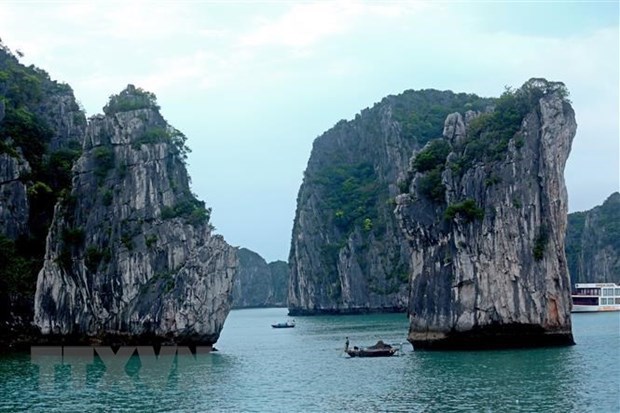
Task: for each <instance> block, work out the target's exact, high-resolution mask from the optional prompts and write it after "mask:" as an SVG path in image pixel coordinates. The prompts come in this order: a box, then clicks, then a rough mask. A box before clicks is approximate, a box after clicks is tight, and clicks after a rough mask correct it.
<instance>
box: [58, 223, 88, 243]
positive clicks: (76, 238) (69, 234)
mask: <svg viewBox="0 0 620 413" xmlns="http://www.w3.org/2000/svg"><path fill="white" fill-rule="evenodd" d="M62 240H63V242H64V243H65V244H69V245H72V246H80V245H82V243H83V242H84V230H83V229H82V228H73V227H66V228H63V230H62Z"/></svg>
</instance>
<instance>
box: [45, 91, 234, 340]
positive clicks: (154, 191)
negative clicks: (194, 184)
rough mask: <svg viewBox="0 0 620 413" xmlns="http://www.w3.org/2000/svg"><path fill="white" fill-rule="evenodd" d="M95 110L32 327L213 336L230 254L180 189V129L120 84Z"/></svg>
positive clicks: (57, 225)
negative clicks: (100, 112)
mask: <svg viewBox="0 0 620 413" xmlns="http://www.w3.org/2000/svg"><path fill="white" fill-rule="evenodd" d="M104 111H105V112H106V114H105V115H97V116H95V117H93V118H91V119H90V122H89V125H88V128H87V131H86V138H85V142H84V147H83V153H82V156H81V157H80V158H79V159H78V161H77V163H76V164H75V166H74V168H73V172H74V177H73V185H72V189H71V193H70V194H67V195H66V196H65V197H64V198H63V199H62V200H61V201H60V202H59V203H58V204H57V206H56V209H55V214H54V220H53V223H52V226H51V229H50V232H49V235H48V238H47V249H46V253H45V262H44V265H43V268H42V270H41V271H40V273H39V277H38V280H37V290H36V295H35V323H36V325H37V326H38V327H39V328H40V329H41V331H42V333H43V334H48V335H56V334H58V335H64V336H82V337H90V338H91V339H98V340H102V339H104V338H105V337H108V338H110V337H113V338H114V340H117V341H118V340H120V341H121V342H122V341H123V339H122V338H123V337H133V339H135V338H136V337H149V340H151V339H154V340H163V341H171V342H175V343H192V344H201V345H208V344H212V343H214V342H215V341H216V340H217V338H218V337H219V333H220V331H221V329H222V327H223V323H224V320H225V318H226V316H227V314H228V312H229V310H230V306H231V292H232V285H233V278H234V276H235V274H236V268H237V256H236V252H235V249H234V248H233V247H231V246H229V245H228V244H226V242H225V241H224V239H223V238H222V237H221V236H219V235H213V234H212V227H211V225H210V224H209V215H210V209H208V208H205V207H204V203H203V202H201V201H198V200H197V199H196V198H195V196H194V195H193V194H192V193H191V192H190V189H189V178H188V176H187V172H186V168H185V164H184V158H185V153H186V150H187V148H186V147H185V145H184V142H185V137H184V136H183V135H182V134H181V133H180V132H179V131H177V130H175V129H174V128H172V127H171V126H170V125H168V124H167V123H166V121H165V120H164V119H163V118H162V116H161V115H160V113H159V110H158V107H157V105H156V104H155V101H154V97H153V96H152V95H151V94H149V93H148V92H144V91H142V90H141V89H137V88H135V87H133V86H131V85H130V86H128V88H127V89H126V90H124V91H123V92H121V94H119V95H117V96H114V97H113V98H112V100H111V101H110V103H109V104H108V106H106V108H104ZM134 341H135V340H134Z"/></svg>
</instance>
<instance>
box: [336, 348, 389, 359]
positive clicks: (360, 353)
mask: <svg viewBox="0 0 620 413" xmlns="http://www.w3.org/2000/svg"><path fill="white" fill-rule="evenodd" d="M397 351H398V349H396V348H390V349H380V350H363V349H362V350H347V354H348V355H349V356H351V357H391V356H393V355H394V354H396V352H397Z"/></svg>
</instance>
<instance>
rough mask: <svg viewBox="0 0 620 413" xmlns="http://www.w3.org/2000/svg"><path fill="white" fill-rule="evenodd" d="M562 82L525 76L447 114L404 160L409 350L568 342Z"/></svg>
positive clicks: (566, 138)
mask: <svg viewBox="0 0 620 413" xmlns="http://www.w3.org/2000/svg"><path fill="white" fill-rule="evenodd" d="M566 95H567V92H566V89H565V87H564V85H563V84H561V83H553V82H547V81H545V80H543V79H532V80H530V81H529V82H527V83H526V84H525V85H524V86H523V87H522V88H521V89H518V90H517V91H514V92H512V93H510V92H507V93H505V94H504V95H502V97H501V98H500V99H498V101H497V102H496V106H495V110H494V111H493V112H490V113H485V114H476V113H469V114H466V116H462V115H461V114H460V113H455V114H453V115H451V116H449V117H448V118H447V119H446V124H445V128H444V137H443V139H439V140H437V141H434V142H431V143H429V144H428V145H427V146H426V147H425V148H424V149H423V150H421V151H419V152H417V154H416V155H415V156H414V157H413V158H412V169H411V170H410V174H409V177H408V181H407V184H408V188H409V191H408V193H407V194H404V195H401V196H399V197H398V199H397V202H398V206H397V208H396V215H397V217H398V220H399V223H400V226H401V228H402V230H403V233H404V234H405V236H406V238H407V240H408V241H409V243H410V246H411V250H412V254H411V261H412V277H411V294H410V299H409V319H410V331H409V341H410V342H411V343H412V344H413V345H414V347H415V348H428V349H446V348H478V347H491V348H493V347H512V346H539V345H562V344H571V343H573V339H572V333H571V322H570V308H571V299H570V280H569V275H568V269H567V263H566V258H565V254H564V237H565V233H566V215H567V195H566V187H565V185H564V166H565V162H566V159H567V158H568V155H569V152H570V149H571V143H572V139H573V137H574V135H575V131H576V123H575V116H574V112H573V109H572V108H571V106H570V104H569V102H568V101H567V100H566V99H565V96H566Z"/></svg>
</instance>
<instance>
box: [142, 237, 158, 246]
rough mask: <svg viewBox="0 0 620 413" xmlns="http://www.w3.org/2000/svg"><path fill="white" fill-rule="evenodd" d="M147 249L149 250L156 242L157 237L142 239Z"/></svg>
mask: <svg viewBox="0 0 620 413" xmlns="http://www.w3.org/2000/svg"><path fill="white" fill-rule="evenodd" d="M144 242H145V243H146V247H147V248H151V247H152V246H153V245H155V243H156V242H157V235H155V234H152V235H149V236H147V237H145V238H144Z"/></svg>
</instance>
